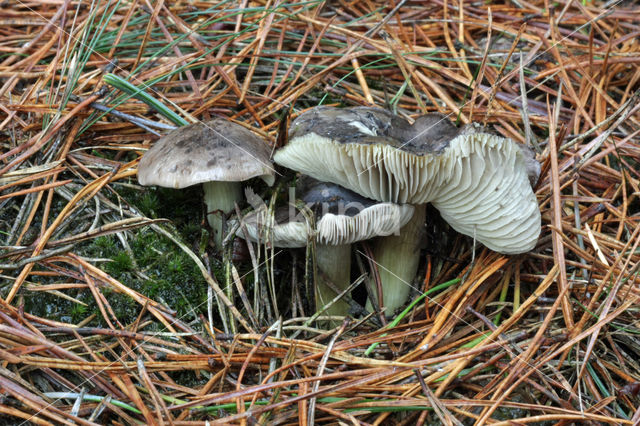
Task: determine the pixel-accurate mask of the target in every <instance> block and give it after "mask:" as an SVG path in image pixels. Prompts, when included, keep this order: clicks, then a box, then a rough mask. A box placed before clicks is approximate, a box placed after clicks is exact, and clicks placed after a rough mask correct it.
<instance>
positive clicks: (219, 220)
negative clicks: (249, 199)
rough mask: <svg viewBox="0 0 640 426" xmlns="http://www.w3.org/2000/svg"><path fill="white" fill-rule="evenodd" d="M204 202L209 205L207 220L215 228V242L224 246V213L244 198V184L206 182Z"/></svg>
mask: <svg viewBox="0 0 640 426" xmlns="http://www.w3.org/2000/svg"><path fill="white" fill-rule="evenodd" d="M203 188H204V202H205V204H206V205H207V213H208V214H207V220H208V221H209V226H211V229H212V230H213V242H214V244H215V245H216V247H217V248H222V240H223V235H222V224H223V215H225V214H227V213H229V212H230V211H232V210H233V209H234V207H235V203H236V202H237V201H240V200H242V185H241V184H240V183H239V182H219V181H214V182H205V183H204V184H203Z"/></svg>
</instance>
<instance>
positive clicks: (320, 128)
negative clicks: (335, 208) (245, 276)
mask: <svg viewBox="0 0 640 426" xmlns="http://www.w3.org/2000/svg"><path fill="white" fill-rule="evenodd" d="M274 160H275V161H276V163H278V164H281V165H283V166H285V167H289V168H292V169H294V170H297V171H300V172H302V173H305V174H307V175H310V176H312V177H314V178H316V179H319V180H323V181H327V182H333V183H336V184H338V185H342V186H344V187H346V188H348V189H351V190H352V191H355V192H357V193H359V194H362V195H364V196H365V197H369V198H373V199H375V200H379V201H389V202H395V203H411V204H424V203H427V202H431V203H433V205H434V206H435V207H436V208H437V209H438V210H439V211H440V213H441V214H442V216H443V218H444V219H445V220H447V222H449V224H450V225H451V226H452V227H453V228H454V229H455V230H456V231H458V232H461V233H463V234H465V235H469V236H472V237H474V238H476V239H477V240H478V241H479V242H481V243H483V244H484V245H485V246H487V247H489V248H490V249H492V250H495V251H497V252H500V253H505V254H516V253H523V252H527V251H529V250H531V249H533V247H535V244H536V242H537V239H538V235H539V234H540V229H541V225H540V222H541V218H540V211H539V209H538V203H537V200H536V197H535V194H534V193H533V190H532V189H531V184H530V183H529V177H528V175H529V174H530V175H535V172H536V167H535V165H534V163H535V160H532V158H531V156H527V153H526V149H523V148H519V145H518V144H516V143H515V142H513V141H512V140H510V139H506V138H503V137H500V136H496V135H493V134H490V133H488V132H487V131H485V130H483V129H480V128H477V127H476V126H473V125H467V126H463V127H462V128H460V129H458V128H456V127H455V126H454V125H453V124H451V122H449V120H448V119H447V118H446V117H445V116H444V115H441V114H426V115H423V116H420V117H418V118H417V119H416V121H415V122H414V123H413V125H411V124H409V122H407V121H406V120H404V119H402V118H400V117H398V116H395V115H393V114H391V113H390V112H388V111H385V110H382V109H378V108H370V107H354V108H343V109H338V108H332V107H316V108H313V109H311V110H309V111H307V112H305V113H303V114H301V115H300V116H298V117H297V118H296V119H295V120H294V121H293V123H292V124H291V128H290V130H289V143H288V144H287V145H286V146H285V147H283V148H281V149H279V150H278V151H277V152H276V154H275V156H274Z"/></svg>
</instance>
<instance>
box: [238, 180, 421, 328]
mask: <svg viewBox="0 0 640 426" xmlns="http://www.w3.org/2000/svg"><path fill="white" fill-rule="evenodd" d="M303 186H304V194H303V196H302V201H304V202H305V203H306V206H307V207H308V208H309V209H310V210H311V212H313V213H314V216H315V217H316V224H315V229H312V227H311V226H310V225H309V223H308V221H307V220H305V218H304V216H301V215H296V216H295V217H291V216H292V215H291V213H290V210H289V209H278V210H277V211H276V213H275V215H273V216H269V214H268V212H267V210H266V209H261V210H258V211H254V212H252V213H250V214H249V215H247V216H245V217H244V219H243V220H244V223H245V225H246V229H247V233H248V234H249V235H248V238H249V239H250V240H251V241H254V242H255V241H260V240H262V241H264V240H265V237H266V240H267V241H270V242H271V243H272V244H273V245H274V246H276V247H304V246H306V245H307V242H308V240H309V238H315V241H316V262H317V266H318V268H319V269H320V270H321V271H322V273H323V274H324V275H325V276H326V277H327V278H328V279H329V280H330V281H331V282H332V283H333V284H334V285H335V287H336V288H337V289H339V290H344V289H346V288H347V287H348V286H349V284H350V282H351V244H352V243H354V242H357V241H361V240H366V239H370V238H373V237H376V236H381V235H382V236H384V235H391V234H393V233H394V232H397V230H398V229H400V228H401V227H402V226H404V225H405V224H406V223H407V222H408V221H409V220H410V219H411V217H412V215H413V211H414V208H413V206H411V205H408V204H404V205H398V204H394V203H379V202H376V201H373V200H370V199H367V198H364V197H362V196H361V195H358V194H356V193H354V192H352V191H349V190H347V189H345V188H342V187H340V186H337V185H333V184H327V183H324V182H313V183H308V184H307V183H305V184H304V185H303ZM238 235H239V236H241V237H243V233H242V232H241V231H238ZM261 236H262V237H263V238H261ZM335 295H336V294H335V291H333V290H332V289H331V287H330V286H329V285H328V284H327V283H326V282H324V280H322V279H321V280H320V282H318V283H316V307H317V309H318V310H319V309H320V308H321V307H322V306H324V305H326V304H327V303H328V302H329V301H331V300H332V299H333V298H334V297H335ZM348 312H349V306H348V304H347V303H346V302H344V301H342V300H340V301H338V302H336V303H335V304H333V305H332V306H331V307H330V308H329V309H328V310H327V314H328V315H341V316H344V315H347V314H348Z"/></svg>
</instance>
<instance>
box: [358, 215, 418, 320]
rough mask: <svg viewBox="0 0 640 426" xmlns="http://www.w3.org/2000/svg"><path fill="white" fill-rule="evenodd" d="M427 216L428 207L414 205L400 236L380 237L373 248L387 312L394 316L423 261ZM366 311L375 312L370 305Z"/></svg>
mask: <svg viewBox="0 0 640 426" xmlns="http://www.w3.org/2000/svg"><path fill="white" fill-rule="evenodd" d="M425 217H426V204H422V205H417V206H415V210H414V213H413V217H412V218H411V220H409V222H407V224H406V225H405V226H403V227H402V228H401V229H400V233H399V234H398V235H391V236H388V237H381V238H379V239H378V241H376V243H375V246H374V248H373V256H374V259H375V261H376V262H377V264H378V273H379V275H380V282H381V283H382V302H383V304H384V313H385V315H387V316H389V315H392V314H393V313H394V312H395V310H396V309H398V308H399V307H401V306H402V305H404V304H405V302H406V301H407V299H408V298H409V292H410V291H411V286H412V284H413V279H414V278H415V276H416V272H417V271H418V263H419V262H420V242H421V240H422V235H423V231H422V229H423V226H424V223H425ZM367 309H368V310H371V309H372V304H371V302H367Z"/></svg>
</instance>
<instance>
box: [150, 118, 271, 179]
mask: <svg viewBox="0 0 640 426" xmlns="http://www.w3.org/2000/svg"><path fill="white" fill-rule="evenodd" d="M270 153H271V149H270V147H269V145H268V144H267V142H266V141H265V140H264V139H263V138H261V137H259V136H258V135H256V134H254V133H253V132H251V131H250V130H247V129H245V128H244V127H242V126H240V125H239V124H235V123H233V122H231V121H229V120H225V119H222V118H216V119H213V120H211V121H208V122H206V123H195V124H190V125H187V126H183V127H179V128H177V129H175V130H172V131H171V132H169V133H168V134H166V135H165V136H163V137H162V138H160V139H159V140H158V141H157V142H156V143H155V144H154V146H153V147H152V148H150V149H149V151H147V152H146V153H145V154H144V156H143V157H142V159H141V160H140V164H139V165H138V181H139V182H140V184H142V185H159V186H165V187H170V188H184V187H187V186H191V185H195V184H198V183H203V182H210V181H223V182H241V181H245V180H248V179H251V178H253V177H261V178H262V179H263V180H264V181H265V182H266V183H267V184H268V185H272V184H273V181H274V179H275V177H274V169H273V165H272V163H271V160H270V158H269V157H270Z"/></svg>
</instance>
